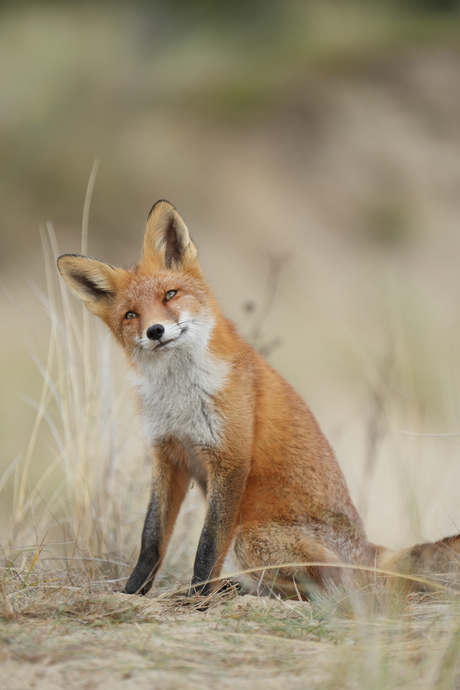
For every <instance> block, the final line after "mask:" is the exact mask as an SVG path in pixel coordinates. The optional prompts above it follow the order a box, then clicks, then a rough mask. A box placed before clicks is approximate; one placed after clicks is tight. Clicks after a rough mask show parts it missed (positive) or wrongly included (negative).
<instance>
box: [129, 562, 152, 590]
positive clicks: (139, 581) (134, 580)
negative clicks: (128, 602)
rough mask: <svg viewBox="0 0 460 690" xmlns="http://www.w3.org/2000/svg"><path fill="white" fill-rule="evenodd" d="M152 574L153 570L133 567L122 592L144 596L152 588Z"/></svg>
mask: <svg viewBox="0 0 460 690" xmlns="http://www.w3.org/2000/svg"><path fill="white" fill-rule="evenodd" d="M154 575H155V574H154V572H153V571H152V570H150V569H149V570H147V569H146V568H137V567H136V568H134V570H133V572H132V573H131V575H130V576H129V578H128V582H127V583H126V585H125V587H124V589H123V594H140V595H141V596H145V595H146V594H148V592H149V591H150V590H151V588H152V585H153V578H154Z"/></svg>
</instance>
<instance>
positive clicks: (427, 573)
mask: <svg viewBox="0 0 460 690" xmlns="http://www.w3.org/2000/svg"><path fill="white" fill-rule="evenodd" d="M377 566H378V568H381V569H382V570H391V571H392V572H396V573H402V574H404V575H415V576H416V577H420V578H426V579H428V580H433V581H436V582H438V583H439V582H441V583H443V584H460V534H457V535H455V536H453V537H446V538H445V539H441V540H440V541H436V542H434V543H431V542H428V543H426V544H417V545H416V546H412V547H410V548H408V549H403V550H402V551H390V549H382V550H380V549H379V553H378V557H377ZM414 584H415V583H414Z"/></svg>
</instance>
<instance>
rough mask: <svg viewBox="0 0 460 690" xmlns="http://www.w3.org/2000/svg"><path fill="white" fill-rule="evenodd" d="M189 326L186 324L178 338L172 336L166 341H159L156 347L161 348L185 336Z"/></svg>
mask: <svg viewBox="0 0 460 690" xmlns="http://www.w3.org/2000/svg"><path fill="white" fill-rule="evenodd" d="M187 330H188V329H187V326H184V328H183V329H182V330H181V332H180V333H179V335H178V336H177V338H170V339H169V340H165V341H164V342H161V341H160V342H159V343H158V345H157V346H156V348H155V351H156V350H159V349H160V348H162V347H164V346H165V345H169V343H176V342H177V341H178V340H179V338H180V337H181V336H183V335H184V334H185V333H187Z"/></svg>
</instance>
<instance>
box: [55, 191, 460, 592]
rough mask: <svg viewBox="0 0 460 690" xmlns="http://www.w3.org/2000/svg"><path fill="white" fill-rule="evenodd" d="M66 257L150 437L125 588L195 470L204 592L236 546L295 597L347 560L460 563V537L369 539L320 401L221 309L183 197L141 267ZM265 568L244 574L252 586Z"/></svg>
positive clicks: (338, 573)
mask: <svg viewBox="0 0 460 690" xmlns="http://www.w3.org/2000/svg"><path fill="white" fill-rule="evenodd" d="M58 266H59V271H60V273H61V275H62V277H63V278H64V280H65V281H66V282H67V284H68V285H69V287H70V288H71V289H72V290H73V292H74V293H75V294H76V295H77V296H78V297H79V298H80V299H81V300H83V302H84V303H85V305H86V306H87V307H88V309H89V310H90V311H91V312H92V313H93V314H96V315H97V316H99V317H100V318H101V319H102V320H103V321H104V322H105V323H106V324H107V326H108V327H109V328H110V330H111V331H112V333H113V335H114V336H115V338H116V340H117V341H118V342H119V343H120V345H121V346H122V348H123V349H124V351H125V353H126V355H127V358H128V362H129V365H130V367H131V370H132V375H133V380H134V388H135V392H136V394H137V399H138V403H139V408H140V414H141V418H142V422H143V427H144V431H145V435H146V437H147V440H148V443H149V444H150V446H151V448H152V453H153V479H152V490H151V497H150V502H149V505H148V509H147V515H146V517H145V523H144V528H143V531H142V540H141V549H140V555H139V559H138V562H137V565H136V567H135V568H134V570H133V572H132V574H131V576H130V577H129V579H128V581H127V583H126V586H125V589H124V592H125V593H127V594H136V593H138V594H146V593H147V592H148V591H149V590H150V588H151V586H152V583H153V580H154V577H155V575H156V573H157V572H158V570H159V568H160V566H161V563H162V561H163V558H164V556H165V551H166V548H167V545H168V541H169V539H170V536H171V532H172V529H173V526H174V522H175V520H176V517H177V514H178V512H179V508H180V506H181V503H182V501H183V499H184V496H185V494H186V491H187V488H188V486H189V484H190V482H191V480H195V481H196V482H197V484H198V485H199V487H200V489H201V490H202V492H203V494H204V496H205V498H206V506H207V507H206V515H205V520H204V525H203V529H202V532H201V536H200V540H199V544H198V549H197V553H196V559H195V564H194V569H193V578H192V591H194V592H195V593H200V594H209V593H210V592H211V591H213V588H214V587H215V582H214V581H215V579H216V578H218V576H219V574H220V571H221V568H222V564H223V561H224V558H225V556H226V554H227V552H228V550H229V548H230V546H233V552H234V556H235V558H236V561H237V562H238V564H239V566H241V568H242V569H243V570H249V569H253V568H260V569H262V581H263V583H264V584H265V586H266V587H270V588H274V590H275V591H276V592H279V593H281V594H283V595H285V596H297V595H298V593H299V590H300V591H301V592H302V593H303V594H304V595H305V594H306V593H307V592H308V590H309V588H314V587H324V586H325V585H327V584H328V583H330V582H336V583H340V582H341V581H343V579H344V578H345V577H346V572H347V570H346V568H344V567H343V566H344V565H345V566H348V567H350V566H358V567H360V566H361V567H367V568H375V567H377V568H389V569H391V570H392V571H398V572H402V573H407V574H416V575H421V576H425V575H429V574H431V573H447V572H449V573H452V572H458V571H459V570H460V566H459V563H460V561H459V554H460V535H459V536H454V537H449V538H447V539H444V540H442V541H439V542H437V543H435V544H422V545H418V546H415V547H413V548H410V549H406V550H404V551H400V552H392V551H390V550H388V549H385V548H383V547H379V546H375V545H374V544H371V543H370V542H369V541H368V540H367V538H366V533H365V530H364V526H363V522H362V520H361V518H360V516H359V514H358V512H357V510H356V508H355V506H354V505H353V503H352V501H351V498H350V495H349V493H348V489H347V484H346V482H345V478H344V476H343V474H342V472H341V470H340V467H339V464H338V462H337V460H336V458H335V456H334V453H333V451H332V448H331V446H330V445H329V443H328V441H327V440H326V438H325V437H324V435H323V433H322V432H321V430H320V428H319V426H318V423H317V422H316V420H315V418H314V417H313V415H312V413H311V412H310V409H309V408H308V407H307V405H306V404H305V402H304V401H303V399H302V398H301V397H300V395H298V394H297V393H296V391H295V390H294V389H293V388H292V387H291V386H290V385H289V384H288V383H287V382H286V381H285V380H284V379H283V378H282V377H281V376H280V374H278V373H277V372H276V371H275V370H274V369H273V368H272V367H271V366H270V365H269V364H268V363H267V362H266V361H265V360H264V359H263V358H262V357H261V356H260V355H259V354H258V353H257V352H256V351H255V350H254V349H253V348H252V347H251V346H250V345H248V344H247V343H246V342H245V341H244V340H243V339H242V338H241V337H240V335H239V334H238V333H237V331H236V329H235V326H234V325H233V324H232V323H231V322H230V321H228V320H227V319H226V318H225V317H224V316H223V314H222V312H221V310H220V308H219V305H218V303H217V301H216V299H215V297H214V295H213V293H212V291H211V288H210V286H209V284H208V283H207V282H206V280H205V278H204V277H203V274H202V272H201V269H200V266H199V263H198V258H197V250H196V248H195V245H194V244H193V242H192V240H191V239H190V235H189V233H188V230H187V227H186V225H185V223H184V221H183V220H182V218H181V216H180V215H179V214H178V212H177V211H176V209H175V208H174V206H172V204H170V203H169V202H167V201H164V200H161V201H158V202H157V203H156V204H155V205H154V206H153V208H152V210H151V211H150V214H149V216H148V221H147V227H146V231H145V236H144V244H143V252H142V258H141V260H140V262H139V263H138V264H136V265H135V266H133V267H132V268H130V269H127V270H125V269H121V268H114V267H113V266H110V265H109V264H106V263H103V262H101V261H96V260H95V259H91V258H87V257H84V256H78V255H74V254H64V255H63V256H61V257H59V259H58ZM308 563H310V564H311V565H299V564H308ZM273 566H279V567H278V568H277V569H276V570H274V569H273ZM270 567H272V569H271V570H270ZM264 568H267V570H266V571H265V572H264V571H263V569H264ZM260 578H261V575H260V572H258V573H255V574H253V575H252V576H251V575H250V576H249V577H246V578H245V582H244V586H245V587H246V591H248V590H247V588H248V587H251V586H252V591H255V589H256V586H257V584H258V582H259V581H260ZM210 580H213V582H210Z"/></svg>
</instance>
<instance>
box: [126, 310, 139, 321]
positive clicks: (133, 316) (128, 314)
mask: <svg viewBox="0 0 460 690" xmlns="http://www.w3.org/2000/svg"><path fill="white" fill-rule="evenodd" d="M125 319H137V314H135V313H134V312H133V311H128V312H126V314H125Z"/></svg>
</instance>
